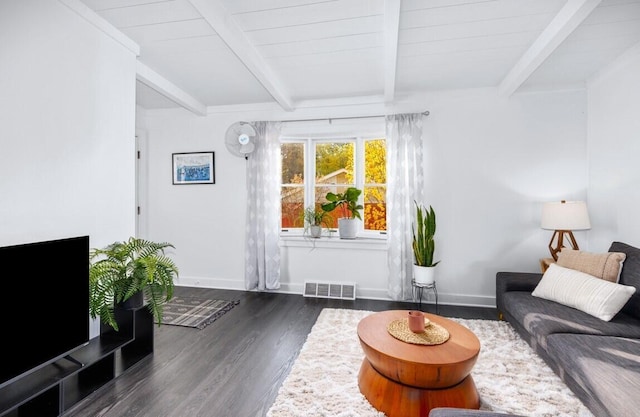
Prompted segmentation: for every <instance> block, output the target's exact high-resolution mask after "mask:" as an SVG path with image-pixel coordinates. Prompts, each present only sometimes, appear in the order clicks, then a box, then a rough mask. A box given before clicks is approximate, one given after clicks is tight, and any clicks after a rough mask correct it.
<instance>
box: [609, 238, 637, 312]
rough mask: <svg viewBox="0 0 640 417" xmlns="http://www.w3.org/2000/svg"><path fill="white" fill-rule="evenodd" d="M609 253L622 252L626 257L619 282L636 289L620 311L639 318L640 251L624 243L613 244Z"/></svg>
mask: <svg viewBox="0 0 640 417" xmlns="http://www.w3.org/2000/svg"><path fill="white" fill-rule="evenodd" d="M609 252H622V253H624V254H625V255H626V259H625V261H624V265H623V267H622V272H621V273H620V281H619V282H620V284H624V285H631V286H633V287H636V293H635V294H634V295H633V296H631V299H630V300H629V301H627V304H625V306H624V307H622V311H624V312H625V313H627V314H631V315H632V316H635V317H637V318H640V249H638V248H635V247H633V246H630V245H628V244H626V243H622V242H613V243H612V244H611V247H610V248H609Z"/></svg>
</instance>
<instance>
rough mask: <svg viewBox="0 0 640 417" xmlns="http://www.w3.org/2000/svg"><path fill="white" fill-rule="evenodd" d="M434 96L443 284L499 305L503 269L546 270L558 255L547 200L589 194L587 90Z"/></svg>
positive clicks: (429, 192) (430, 144) (432, 186)
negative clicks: (543, 222) (545, 211)
mask: <svg viewBox="0 0 640 417" xmlns="http://www.w3.org/2000/svg"><path fill="white" fill-rule="evenodd" d="M431 101H432V104H430V105H429V106H428V108H429V109H430V111H431V115H430V116H429V117H428V119H427V122H426V123H425V128H426V133H425V147H426V153H425V154H426V158H425V159H426V161H425V169H426V183H427V189H426V192H425V198H426V199H427V201H425V203H426V204H431V205H432V206H433V207H434V210H435V211H436V216H437V218H438V230H437V234H436V236H437V238H436V241H437V242H436V244H437V249H436V259H440V260H442V262H441V264H440V265H438V270H437V280H438V290H439V292H440V293H441V294H443V297H442V298H443V299H444V300H445V301H446V300H449V301H451V302H460V303H465V304H481V305H487V304H490V305H492V304H493V303H494V302H495V301H494V299H495V275H496V272H498V271H527V272H539V270H540V269H539V263H538V262H539V259H540V258H542V257H548V256H549V251H548V249H547V245H548V242H549V239H550V238H551V232H548V231H544V230H542V229H540V211H541V207H542V203H543V202H545V201H557V200H561V199H567V200H572V199H585V198H586V114H585V106H586V99H585V94H584V92H581V91H574V92H556V93H535V94H533V93H531V94H515V95H513V96H511V97H510V98H500V97H498V96H497V95H496V94H494V92H493V91H492V90H465V91H458V92H448V93H441V94H438V95H436V96H435V97H432V99H431ZM576 239H577V240H578V243H579V244H580V243H586V240H585V237H584V236H583V235H582V233H577V234H576Z"/></svg>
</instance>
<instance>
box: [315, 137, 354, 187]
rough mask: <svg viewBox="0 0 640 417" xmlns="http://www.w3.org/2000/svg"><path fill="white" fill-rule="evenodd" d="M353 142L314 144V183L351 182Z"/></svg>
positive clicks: (352, 176)
mask: <svg viewBox="0 0 640 417" xmlns="http://www.w3.org/2000/svg"><path fill="white" fill-rule="evenodd" d="M354 148H355V143H354V142H331V143H317V144H316V183H317V184H353V181H354V175H353V165H354V159H353V158H354V155H355V153H354Z"/></svg>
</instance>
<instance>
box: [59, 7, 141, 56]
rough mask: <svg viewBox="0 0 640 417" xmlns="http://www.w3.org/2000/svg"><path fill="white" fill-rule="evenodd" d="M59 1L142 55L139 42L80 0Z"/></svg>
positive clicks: (137, 54) (136, 53) (132, 50)
mask: <svg viewBox="0 0 640 417" xmlns="http://www.w3.org/2000/svg"><path fill="white" fill-rule="evenodd" d="M58 1H59V2H60V3H62V4H64V5H65V6H67V7H68V8H69V9H71V10H73V11H74V12H75V13H77V14H78V15H79V16H81V17H82V18H83V19H85V20H86V21H87V22H89V23H91V24H92V25H93V26H95V27H96V28H98V29H99V30H101V31H102V32H104V33H105V34H106V35H108V36H110V37H111V38H113V39H114V40H115V41H117V42H119V43H120V44H121V45H122V46H124V47H125V48H127V49H128V50H130V51H131V52H133V53H134V54H135V55H136V56H139V55H140V46H139V45H138V44H137V43H135V42H134V41H132V40H131V39H130V38H129V37H127V35H125V34H124V33H122V32H120V31H119V30H118V29H116V27H115V26H113V25H112V24H111V23H109V22H107V21H106V20H105V19H103V18H102V17H101V16H99V15H98V14H97V13H96V12H94V11H93V10H91V9H90V8H89V7H87V5H86V4H84V3H82V2H81V1H80V0H58Z"/></svg>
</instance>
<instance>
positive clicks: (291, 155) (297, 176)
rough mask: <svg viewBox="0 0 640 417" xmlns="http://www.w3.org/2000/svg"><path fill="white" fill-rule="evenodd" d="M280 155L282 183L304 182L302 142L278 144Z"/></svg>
mask: <svg viewBox="0 0 640 417" xmlns="http://www.w3.org/2000/svg"><path fill="white" fill-rule="evenodd" d="M280 154H281V156H282V184H302V183H303V182H304V144H303V143H283V144H282V145H280Z"/></svg>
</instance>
